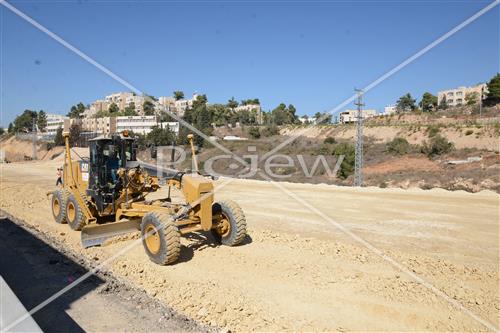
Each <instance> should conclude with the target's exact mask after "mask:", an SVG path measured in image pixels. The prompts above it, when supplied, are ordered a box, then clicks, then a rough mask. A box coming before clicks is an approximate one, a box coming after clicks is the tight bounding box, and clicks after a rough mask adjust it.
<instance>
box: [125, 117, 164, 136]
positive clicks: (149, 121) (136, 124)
mask: <svg viewBox="0 0 500 333" xmlns="http://www.w3.org/2000/svg"><path fill="white" fill-rule="evenodd" d="M115 119H116V131H117V132H123V131H124V130H127V131H132V132H134V133H138V134H148V133H149V132H151V130H152V127H153V126H157V125H158V123H157V122H156V116H130V117H115Z"/></svg>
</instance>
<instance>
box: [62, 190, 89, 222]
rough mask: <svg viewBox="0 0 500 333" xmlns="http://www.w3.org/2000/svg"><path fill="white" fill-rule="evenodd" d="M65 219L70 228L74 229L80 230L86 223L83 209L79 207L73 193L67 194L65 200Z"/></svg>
mask: <svg viewBox="0 0 500 333" xmlns="http://www.w3.org/2000/svg"><path fill="white" fill-rule="evenodd" d="M66 220H67V221H68V224H69V226H70V227H71V229H73V230H76V231H80V230H82V228H83V227H84V226H85V224H86V223H87V219H86V218H85V214H84V213H83V209H82V207H80V204H79V203H78V201H77V200H76V198H75V196H74V195H73V193H71V194H70V195H69V197H68V201H67V202H66Z"/></svg>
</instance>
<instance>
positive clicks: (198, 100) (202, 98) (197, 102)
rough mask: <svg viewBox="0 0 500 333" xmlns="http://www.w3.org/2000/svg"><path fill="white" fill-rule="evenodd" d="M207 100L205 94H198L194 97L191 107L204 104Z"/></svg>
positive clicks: (194, 107)
mask: <svg viewBox="0 0 500 333" xmlns="http://www.w3.org/2000/svg"><path fill="white" fill-rule="evenodd" d="M207 102H208V99H207V95H198V96H196V99H195V100H194V101H193V109H196V108H198V107H200V106H206V105H207Z"/></svg>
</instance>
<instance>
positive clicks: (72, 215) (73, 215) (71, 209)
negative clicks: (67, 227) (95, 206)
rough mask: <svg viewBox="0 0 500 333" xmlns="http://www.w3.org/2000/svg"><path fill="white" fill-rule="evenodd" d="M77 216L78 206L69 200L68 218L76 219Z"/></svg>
mask: <svg viewBox="0 0 500 333" xmlns="http://www.w3.org/2000/svg"><path fill="white" fill-rule="evenodd" d="M75 218H76V208H75V205H74V204H73V203H72V202H71V201H70V202H68V220H70V221H74V220H75Z"/></svg>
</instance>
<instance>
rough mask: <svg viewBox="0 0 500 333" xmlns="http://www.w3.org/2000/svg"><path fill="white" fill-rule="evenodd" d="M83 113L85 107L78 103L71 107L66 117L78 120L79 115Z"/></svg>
mask: <svg viewBox="0 0 500 333" xmlns="http://www.w3.org/2000/svg"><path fill="white" fill-rule="evenodd" d="M83 111H85V105H83V103H82V102H80V103H78V104H77V105H73V106H72V107H71V109H70V111H69V112H68V114H67V116H68V117H70V118H73V119H78V118H80V114H82V113H83Z"/></svg>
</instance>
